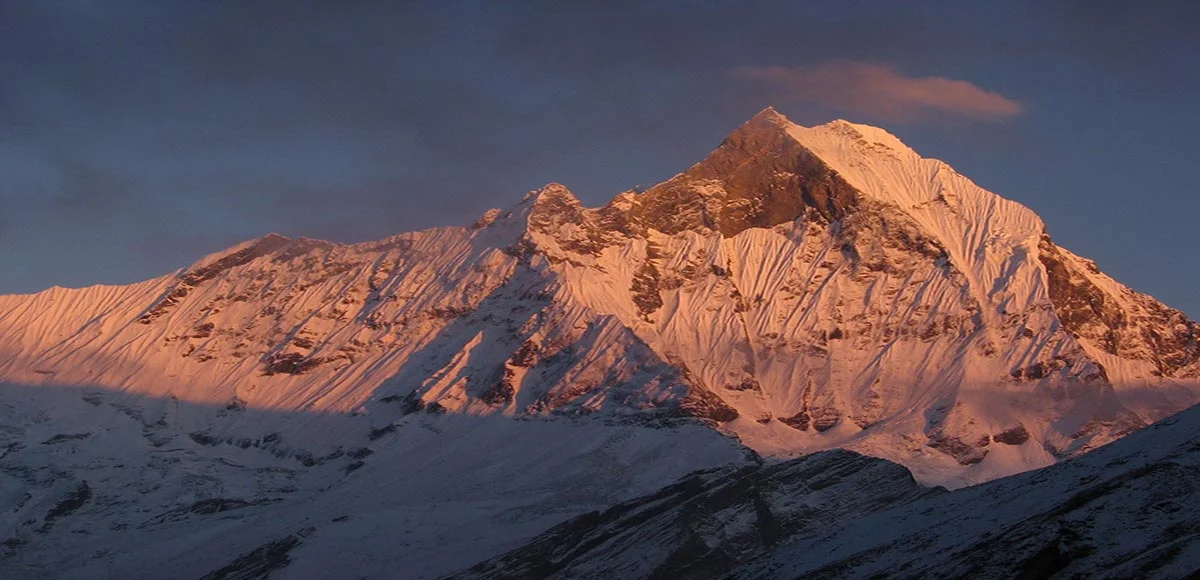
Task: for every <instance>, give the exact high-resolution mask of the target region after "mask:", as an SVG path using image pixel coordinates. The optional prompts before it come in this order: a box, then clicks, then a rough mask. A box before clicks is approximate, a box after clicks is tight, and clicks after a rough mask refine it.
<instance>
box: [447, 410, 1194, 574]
mask: <svg viewBox="0 0 1200 580" xmlns="http://www.w3.org/2000/svg"><path fill="white" fill-rule="evenodd" d="M1198 430H1200V407H1196V408H1193V409H1190V410H1188V411H1184V412H1183V413H1180V414H1178V415H1176V416H1173V417H1170V418H1168V419H1166V420H1164V421H1161V422H1159V423H1156V424H1155V425H1153V426H1151V427H1148V428H1146V429H1144V430H1142V431H1139V432H1137V433H1135V434H1132V435H1130V436H1128V437H1126V438H1124V439H1121V440H1120V441H1117V442H1115V443H1112V444H1110V445H1108V446H1106V447H1103V448H1101V449H1099V450H1096V451H1093V452H1091V453H1088V454H1085V455H1082V456H1080V457H1077V458H1073V459H1069V460H1067V461H1065V462H1063V463H1061V464H1058V465H1054V466H1051V467H1046V468H1042V469H1039V470H1036V471H1032V472H1029V473H1024V474H1021V475H1015V476H1011V477H1008V478H1004V479H1000V480H996V481H992V482H989V483H986V484H982V485H978V486H974V487H970V488H967V489H962V490H957V491H954V492H946V491H945V490H944V489H932V490H931V489H924V488H921V487H920V486H919V485H917V484H916V482H915V481H913V479H912V476H911V475H910V474H909V473H908V472H907V471H906V470H904V469H903V468H902V467H900V466H898V465H896V464H893V463H889V462H886V461H882V460H879V459H874V458H869V457H864V456H861V455H858V454H855V453H852V452H848V451H825V452H821V453H816V454H813V455H809V456H807V457H803V458H799V459H793V460H789V461H784V462H779V463H774V464H770V465H766V466H762V465H751V466H745V467H740V468H732V467H730V468H726V469H719V470H710V471H706V472H702V473H697V474H693V475H691V476H689V477H687V478H685V479H683V480H681V481H680V482H678V483H676V484H674V485H671V486H668V487H665V488H663V489H661V490H659V491H658V492H655V493H653V494H650V495H647V496H643V497H640V498H637V499H634V500H631V501H628V502H624V503H621V504H618V505H616V506H614V507H612V508H609V509H608V510H605V511H603V512H593V513H590V514H586V515H583V516H580V517H578V518H575V519H573V520H570V521H568V522H565V523H563V524H561V525H559V526H556V527H554V528H551V529H550V530H548V531H546V532H544V533H542V534H540V535H539V536H537V538H535V539H534V540H533V541H532V542H530V543H529V544H527V545H525V546H523V547H521V548H519V549H517V550H513V551H511V552H508V553H507V554H504V555H503V556H499V557H496V558H493V559H491V560H488V561H486V562H483V563H480V564H477V565H475V566H474V567H472V568H470V569H469V570H466V571H464V572H462V573H459V574H456V575H454V576H452V577H453V578H463V579H466V578H513V579H529V580H533V579H539V580H544V579H559V578H576V579H596V580H599V579H603V578H627V579H630V580H637V579H653V578H681V579H682V578H686V579H690V580H703V579H711V578H726V579H729V580H734V579H737V580H750V579H773V578H829V579H833V578H906V579H907V578H912V579H917V578H1084V577H1106V578H1184V577H1189V578H1190V577H1195V574H1196V571H1197V570H1200V484H1197V483H1196V482H1197V477H1198V476H1200V442H1197V440H1196V436H1195V435H1196V433H1197V432H1198Z"/></svg>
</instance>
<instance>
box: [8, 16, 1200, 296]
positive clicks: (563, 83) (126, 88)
mask: <svg viewBox="0 0 1200 580" xmlns="http://www.w3.org/2000/svg"><path fill="white" fill-rule="evenodd" d="M1198 19H1200V3H1195V2H1171V1H1165V0H1164V1H1156V2H1112V1H1102V0H1090V1H1079V2H1065V1H1063V2H1059V1H1050V0H1046V1H1030V2H1020V1H1014V2H959V1H954V2H932V1H914V2H867V1H846V2H836V3H834V2H820V3H818V2H703V1H675V0H671V1H666V0H663V1H643V2H622V1H610V2H603V3H600V2H470V1H467V0H461V1H460V0H456V1H454V2H428V3H421V2H369V1H361V2H303V1H287V2H285V1H268V0H263V1H257V2H243V1H221V0H208V1H204V2H199V1H195V2H184V1H178V2H171V1H162V2H148V1H136V2H135V1H122V0H75V1H61V2H55V1H52V0H0V293H12V292H32V291H37V290H40V289H43V288H47V287H50V286H53V285H60V286H83V285H89V284H94V283H109V284H112V283H129V282H133V281H138V280H142V279H146V278H150V277H153V276H157V275H161V274H164V273H167V272H170V271H173V270H175V269H177V268H180V267H183V266H185V265H187V264H189V263H191V262H193V261H195V260H196V259H198V258H200V257H201V256H203V255H205V254H208V253H211V252H215V251H218V250H221V249H223V248H225V247H228V246H231V245H233V244H235V243H237V242H239V241H242V240H245V239H249V238H253V237H257V236H260V235H263V234H265V233H267V232H278V233H282V234H285V235H289V236H308V237H316V238H323V239H330V240H334V241H342V242H355V241H364V240H371V239H377V238H382V237H385V236H388V235H391V234H395V233H400V232H404V231H410V230H414V229H421V228H426V227H433V226H441V225H454V224H466V223H470V222H472V221H474V219H475V218H476V217H477V216H478V215H480V214H482V213H483V212H484V211H485V210H487V209H488V208H491V207H506V206H510V205H513V204H515V203H516V202H517V201H519V200H520V198H521V196H522V195H523V194H524V193H525V192H526V191H528V190H531V189H535V188H537V187H540V186H541V185H544V184H546V183H549V182H559V183H563V184H565V185H567V186H568V187H569V188H571V189H572V191H574V192H575V193H576V194H577V195H578V196H579V197H580V198H581V199H582V200H583V201H584V202H585V203H587V204H590V205H597V204H601V203H603V202H605V201H606V200H608V199H609V198H611V197H612V196H613V195H615V194H617V193H619V192H621V191H624V190H627V189H630V188H632V187H635V186H639V185H641V186H646V185H651V184H654V183H657V182H659V181H662V180H665V179H667V178H669V177H671V176H672V175H674V174H676V173H678V172H680V171H683V170H684V169H686V168H687V167H688V166H689V165H691V164H692V163H695V162H696V161H699V160H700V159H702V158H703V157H704V156H705V155H706V154H707V153H708V152H709V151H711V150H712V149H713V148H714V147H716V146H717V145H718V144H719V143H720V141H721V139H722V138H723V137H724V136H725V135H726V134H728V133H729V132H730V131H732V130H733V129H734V128H736V127H737V126H738V125H739V124H740V123H742V122H743V121H745V120H746V119H748V118H749V117H751V116H752V115H754V113H756V112H757V111H759V110H761V109H762V108H764V107H765V106H767V105H773V106H775V107H776V109H778V110H779V111H780V112H782V113H784V114H785V115H787V116H788V117H789V118H790V119H791V120H793V121H795V122H797V123H800V124H803V125H813V124H820V123H825V122H827V121H830V120H833V119H837V118H844V119H847V120H851V121H854V122H860V123H868V124H873V125H877V126H881V127H884V128H886V129H888V130H889V131H890V132H892V133H894V134H896V135H897V136H899V137H900V138H901V139H902V140H903V141H905V142H906V143H907V144H908V145H910V146H911V147H913V148H914V149H916V150H917V151H918V152H920V153H922V154H923V155H925V156H927V157H935V158H938V159H942V160H944V161H946V162H948V163H950V164H951V165H952V166H954V167H955V168H956V169H957V170H958V171H959V172H960V173H962V174H965V175H967V176H969V177H971V178H972V179H974V180H975V181H976V182H977V183H979V184H980V185H982V186H983V187H985V188H987V189H990V190H992V191H994V192H996V193H999V194H1001V195H1003V196H1005V197H1008V198H1010V199H1014V200H1016V201H1019V202H1021V203H1023V204H1025V205H1027V206H1029V207H1031V208H1032V209H1034V210H1035V211H1036V212H1037V213H1039V214H1040V215H1041V216H1042V217H1043V219H1044V220H1045V222H1046V223H1047V228H1048V230H1049V232H1050V234H1051V235H1052V236H1053V237H1054V238H1055V240H1056V241H1057V242H1058V243H1059V244H1060V245H1062V246H1064V247H1066V248H1068V249H1070V250H1072V251H1074V252H1075V253H1077V254H1080V255H1083V256H1086V257H1089V258H1092V259H1095V260H1096V261H1097V263H1098V264H1099V265H1100V267H1101V268H1102V269H1103V270H1105V271H1106V272H1107V273H1109V274H1110V275H1112V276H1113V277H1115V278H1116V279H1118V280H1120V281H1122V282H1124V283H1125V284H1128V285H1130V286H1132V287H1133V288H1135V289H1137V290H1139V291H1142V292H1147V293H1149V294H1152V295H1154V296H1156V297H1158V298H1159V299H1161V300H1163V301H1165V302H1166V303H1167V304H1169V305H1172V306H1175V307H1177V308H1181V309H1183V310H1184V311H1185V312H1188V313H1189V314H1190V315H1191V316H1192V317H1193V318H1196V317H1200V293H1197V292H1196V291H1195V290H1194V289H1195V288H1197V287H1200V253H1198V252H1197V251H1196V249H1197V241H1198V238H1200V234H1198V233H1197V228H1196V221H1197V219H1196V218H1197V216H1198V215H1200V211H1198V210H1200V196H1198V195H1197V194H1198V193H1200V187H1197V185H1196V180H1195V179H1194V178H1193V173H1194V166H1195V163H1196V157H1197V153H1198V152H1200V146H1198V145H1197V137H1198V136H1200V112H1198V111H1197V107H1196V103H1200V35H1197V34H1196V33H1195V30H1196V27H1197V26H1198V25H1197V20H1198Z"/></svg>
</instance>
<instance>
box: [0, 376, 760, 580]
mask: <svg viewBox="0 0 1200 580" xmlns="http://www.w3.org/2000/svg"><path fill="white" fill-rule="evenodd" d="M293 422H300V423H301V424H303V425H305V426H306V428H305V429H295V428H291V429H289V428H285V429H284V430H283V432H282V433H281V432H274V433H267V432H260V433H259V434H258V435H257V436H255V437H254V438H246V439H225V438H224V436H223V434H224V433H228V432H231V431H237V430H239V429H241V430H247V431H248V430H250V429H251V427H250V425H285V426H286V425H288V424H290V423H293ZM200 429H204V430H203V431H201V430H200ZM297 432H299V433H312V432H320V433H323V434H324V436H325V440H326V441H334V442H336V447H334V448H333V449H331V450H327V451H325V450H316V449H313V448H307V447H306V444H305V442H304V441H303V440H300V439H296V438H295V437H293V435H291V434H292V433H297ZM745 460H746V458H745V453H744V450H743V449H742V448H740V447H739V446H738V445H736V444H735V443H734V442H732V441H730V440H729V439H728V438H726V437H723V436H721V435H720V434H718V433H716V432H715V431H712V430H711V429H707V428H704V427H702V426H696V425H692V426H684V427H679V428H676V429H652V428H647V427H640V426H629V425H605V424H603V423H602V422H597V421H571V420H557V421H550V420H545V419H534V420H527V421H512V420H508V419H504V418H499V417H497V418H478V417H469V416H464V415H457V414H441V415H433V414H428V413H419V414H413V415H409V416H407V417H406V418H405V419H404V420H402V421H400V422H399V423H398V424H397V425H396V426H395V427H394V428H393V429H391V430H388V431H386V432H382V433H381V432H372V431H371V429H370V425H369V421H367V419H366V418H365V417H354V416H350V415H336V414H327V415H317V416H314V414H311V413H299V414H292V413H276V412H265V411H256V410H254V409H249V408H225V407H221V406H217V407H205V406H200V405H194V404H188V403H185V402H181V401H179V400H170V399H167V400H162V401H156V400H148V399H145V398H142V397H136V396H129V395H122V394H119V393H113V392H111V391H107V390H104V389H97V388H89V389H74V388H58V387H44V386H43V387H34V388H29V387H20V386H15V385H2V384H0V576H2V577H3V578H5V580H23V579H30V580H32V579H45V578H64V579H67V578H80V579H85V578H88V579H90V578H147V579H150V578H164V579H166V578H179V577H184V578H200V577H209V576H206V574H213V576H212V577H224V578H235V577H245V578H258V577H262V575H261V573H262V572H267V571H271V570H274V571H273V572H272V573H271V576H270V577H271V578H277V579H278V578H302V579H307V578H311V579H323V578H413V579H418V578H436V577H438V576H440V575H443V574H446V573H450V572H453V571H455V570H457V569H459V568H462V567H463V566H465V565H467V564H469V563H471V562H474V561H477V560H480V559H484V558H487V557H490V556H493V555H496V554H499V553H501V552H503V551H506V550H510V549H513V548H515V547H517V546H519V545H520V544H521V543H523V542H525V541H527V540H528V539H530V538H531V537H532V536H533V535H534V534H536V533H537V532H539V531H541V530H543V529H545V528H547V527H549V526H552V525H554V524H557V523H559V522H560V521H562V520H563V519H567V518H570V517H573V516H576V515H578V514H581V513H585V512H588V511H591V510H595V509H603V508H604V507H607V506H608V505H611V504H613V503H616V502H620V501H623V500H627V499H629V498H631V497H634V496H636V495H638V494H643V493H649V492H651V491H653V490H655V489H658V488H659V487H661V486H662V485H665V484H666V483H669V482H671V481H674V480H675V479H677V478H679V477H681V476H683V475H685V474H687V473H689V472H691V471H693V470H696V469H707V468H714V467H718V466H725V465H729V464H739V463H742V462H744V461H745ZM248 554H249V555H253V556H251V557H248V558H241V556H243V555H248ZM256 565H261V566H264V567H263V568H256V567H255V566H256ZM256 570H257V572H258V573H255V571H256ZM221 573H224V574H226V575H225V576H222V575H221ZM239 574H240V575H239Z"/></svg>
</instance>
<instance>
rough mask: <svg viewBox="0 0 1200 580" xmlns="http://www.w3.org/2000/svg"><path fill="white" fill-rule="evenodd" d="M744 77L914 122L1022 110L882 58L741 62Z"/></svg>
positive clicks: (801, 96)
mask: <svg viewBox="0 0 1200 580" xmlns="http://www.w3.org/2000/svg"><path fill="white" fill-rule="evenodd" d="M735 74H737V75H738V76H740V77H743V78H747V79H751V80H755V81H760V82H764V83H768V84H771V85H774V86H775V87H777V88H779V89H781V90H783V91H784V94H783V95H782V96H783V98H787V99H793V100H796V101H804V102H812V103H818V104H821V105H824V106H827V107H830V108H833V109H838V110H842V111H846V112H850V113H857V114H862V115H869V116H872V117H876V118H878V119H881V120H884V121H894V122H912V121H915V120H918V119H921V118H924V117H928V116H929V115H930V114H939V113H940V114H946V115H953V116H957V117H961V118H965V119H971V120H981V121H998V120H1004V119H1011V118H1013V117H1017V116H1019V115H1020V114H1021V113H1022V112H1024V107H1022V106H1021V104H1020V103H1018V102H1016V101H1014V100H1012V99H1010V98H1008V97H1005V96H1004V95H1001V94H1000V93H996V92H992V91H988V90H984V89H982V88H979V87H978V86H975V85H973V84H971V83H969V82H967V81H960V80H954V79H948V78H944V77H908V76H904V75H903V74H901V73H900V72H898V71H896V70H895V69H894V68H892V67H888V66H883V65H879V64H872V63H865V62H855V61H832V62H827V63H824V64H821V65H817V66H805V67H783V66H768V67H741V68H738V69H736V70H735Z"/></svg>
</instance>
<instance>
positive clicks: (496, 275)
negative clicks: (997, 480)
mask: <svg viewBox="0 0 1200 580" xmlns="http://www.w3.org/2000/svg"><path fill="white" fill-rule="evenodd" d="M1195 344H1196V341H1195V339H1194V324H1193V323H1192V322H1190V321H1188V320H1187V319H1186V317H1184V316H1183V315H1182V314H1181V313H1179V312H1177V311H1174V310H1172V309H1170V308H1167V307H1166V306H1163V305H1161V304H1159V303H1158V302H1156V301H1154V300H1153V299H1152V298H1149V297H1147V296H1144V295H1140V294H1137V293H1134V292H1132V291H1130V290H1128V289H1127V288H1125V287H1124V286H1121V285H1120V284H1118V283H1116V282H1115V281H1112V280H1111V279H1109V278H1108V277H1106V276H1104V275H1103V274H1100V273H1099V270H1098V269H1096V268H1095V267H1094V265H1093V264H1089V263H1088V262H1087V261H1086V260H1083V259H1082V258H1078V257H1076V256H1074V255H1073V254H1070V253H1069V252H1066V251H1065V250H1062V249H1061V248H1057V247H1056V246H1055V245H1054V244H1053V242H1051V241H1049V239H1048V238H1047V237H1045V227H1044V225H1043V224H1042V222H1041V220H1040V219H1039V218H1038V217H1037V216H1036V215H1034V214H1033V212H1031V211H1030V210H1029V209H1028V208H1025V207H1023V206H1021V205H1020V204H1017V203H1014V202H1012V201H1009V200H1006V199H1003V198H1002V197H1000V196H998V195H995V194H993V193H990V192H988V191H985V190H983V189H982V188H980V187H978V186H977V185H975V184H974V183H972V182H971V181H970V180H968V179H967V178H965V177H963V176H961V175H959V174H957V173H956V172H954V171H953V170H952V169H951V168H950V167H949V166H947V165H946V164H944V163H942V162H940V161H936V160H931V159H924V158H922V157H920V156H919V155H918V154H917V153H916V152H914V151H912V150H911V149H910V148H908V147H907V146H905V145H904V144H903V143H901V142H900V141H899V139H897V138H895V137H894V136H892V135H890V134H888V133H887V132H885V131H883V130H882V129H877V128H873V127H867V126H864V125H855V124H852V123H848V122H844V121H837V122H834V123H830V124H828V125H823V126H820V127H813V128H804V127H800V126H797V125H795V124H793V123H791V122H790V121H788V120H787V119H786V118H784V117H783V116H782V115H780V114H779V113H777V112H775V111H774V110H773V109H768V110H765V111H763V112H762V113H760V114H759V115H757V116H755V117H754V118H753V119H751V120H750V121H748V122H747V123H746V124H745V125H743V126H742V127H740V128H738V129H737V130H736V131H734V132H733V133H732V134H731V135H730V136H729V137H728V138H727V139H726V140H725V142H724V143H722V144H721V145H720V146H719V147H718V148H717V149H716V150H715V151H714V152H713V153H712V154H711V155H710V156H709V157H707V158H706V159H705V160H703V161H701V162H700V163H697V164H696V165H694V166H693V167H691V168H689V169H688V170H687V171H685V172H683V173H681V174H679V175H677V176H675V177H674V178H672V179H671V180H668V181H667V182H665V183H663V184H659V185H657V186H655V187H653V188H650V189H649V190H647V191H646V192H644V193H641V194H636V193H632V192H626V193H623V194H621V195H618V196H617V197H616V198H614V199H613V200H612V201H611V202H610V203H608V204H606V205H605V206H603V207H599V208H587V207H584V206H583V205H582V204H581V203H580V202H579V200H578V199H576V198H575V196H573V195H572V194H571V193H570V191H569V190H568V189H567V188H566V187H564V186H562V185H559V184H551V185H548V186H546V187H544V188H542V189H540V190H538V191H535V192H531V193H530V194H529V195H527V196H526V197H525V198H524V199H523V200H521V202H520V203H518V204H516V205H515V206H513V207H511V208H508V209H504V210H492V211H489V212H488V213H487V214H485V216H483V217H482V218H481V219H480V220H479V221H478V222H476V223H475V224H474V225H473V226H471V227H461V228H438V229H432V230H426V231H422V232H415V233H409V234H401V235H397V236H393V237H390V238H388V239H386V240H381V241H379V242H372V243H364V244H334V243H329V242H323V241H319V240H307V239H299V240H289V239H287V238H284V237H282V236H276V235H270V236H266V237H263V238H260V239H257V240H252V241H249V242H247V243H245V244H242V245H239V246H237V247H234V248H231V249H229V250H226V251H224V252H219V253H217V254H213V255H212V256H209V257H206V258H205V259H203V260H201V261H200V262H198V263H197V264H195V265H193V266H190V267H188V268H185V269H183V270H180V271H179V272H176V273H173V274H170V275H167V276H163V277H160V278H156V279H154V280H150V281H147V282H143V283H139V284H134V285H130V286H124V287H93V288H87V289H79V290H64V289H52V290H48V291H46V292H43V293H39V294H36V295H27V296H5V297H0V378H3V379H5V380H9V381H13V382H19V383H23V384H35V385H36V384H48V385H51V384H52V385H94V386H98V387H103V388H107V389H113V390H123V391H129V392H134V393H139V394H144V395H150V396H156V397H176V398H178V399H180V400H186V401H190V402H196V403H204V404H214V405H226V404H236V405H245V406H248V407H251V408H260V409H273V410H282V411H312V412H323V413H325V412H329V413H357V414H366V415H368V416H369V417H370V420H371V421H372V422H373V423H374V424H375V425H376V426H377V427H378V428H387V426H388V425H389V424H391V423H392V422H393V421H396V420H398V419H400V418H401V417H403V416H405V415H406V414H411V413H414V412H427V413H440V412H457V413H464V414H471V415H505V416H557V415H592V414H598V415H600V416H601V417H604V418H607V419H612V418H617V417H619V418H621V419H622V420H628V421H649V422H653V423H656V424H662V423H663V422H668V423H670V422H674V421H677V420H681V419H682V420H692V419H691V418H699V419H701V420H704V421H706V422H708V423H709V424H711V425H713V426H717V427H718V428H720V429H721V430H723V431H724V432H726V433H729V434H732V435H736V436H737V437H738V438H739V439H740V440H741V441H742V442H743V443H745V444H747V445H749V446H751V447H753V448H754V449H756V450H758V451H760V452H763V453H769V454H776V455H792V454H797V453H802V452H809V451H815V450H820V449H829V448H835V447H846V448H851V449H855V450H858V451H861V452H864V453H867V454H872V455H877V456H881V457H885V458H888V459H892V460H895V461H898V462H900V463H903V464H905V465H906V466H909V467H910V468H912V469H913V470H914V472H915V473H916V474H917V476H918V477H919V478H920V479H922V480H923V481H926V482H937V483H948V484H952V485H960V484H963V483H967V482H972V481H980V480H986V479H991V478H994V477H997V476H1001V475H1006V474H1009V473H1013V472H1016V471H1020V470H1024V469H1028V468H1030V467H1036V466H1041V465H1046V464H1049V463H1052V462H1054V461H1055V460H1056V459H1057V458H1060V457H1065V456H1069V455H1073V454H1076V453H1078V452H1080V451H1082V450H1086V449H1090V448H1092V447H1094V446H1096V445H1098V444H1101V443H1104V442H1106V441H1110V440H1112V439H1114V438H1116V437H1120V436H1121V435H1123V434H1124V433H1127V432H1129V431H1131V430H1132V429H1135V428H1136V427H1138V426H1141V425H1144V424H1146V423H1148V422H1150V421H1153V420H1155V419H1157V418H1159V417H1161V416H1164V415H1165V414H1168V413H1170V412H1173V411H1176V410H1178V409H1180V408H1183V407H1186V406H1188V405H1191V404H1194V403H1195V402H1196V401H1197V399H1198V392H1200V387H1198V383H1200V381H1198V380H1197V378H1196V377H1197V374H1198V373H1197V369H1198V368H1200V366H1198V365H1197V356H1198V355H1197V352H1196V346H1195ZM1164 352H1166V354H1162V353H1164Z"/></svg>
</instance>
